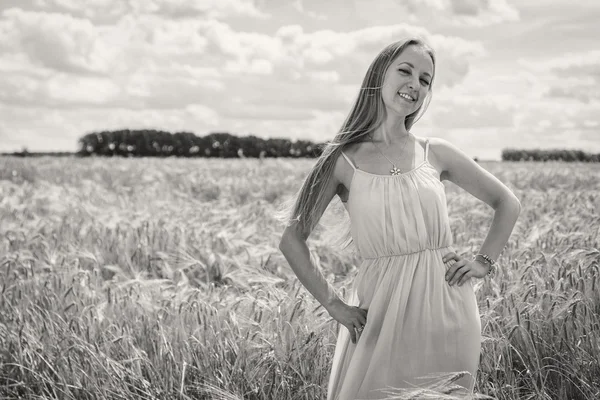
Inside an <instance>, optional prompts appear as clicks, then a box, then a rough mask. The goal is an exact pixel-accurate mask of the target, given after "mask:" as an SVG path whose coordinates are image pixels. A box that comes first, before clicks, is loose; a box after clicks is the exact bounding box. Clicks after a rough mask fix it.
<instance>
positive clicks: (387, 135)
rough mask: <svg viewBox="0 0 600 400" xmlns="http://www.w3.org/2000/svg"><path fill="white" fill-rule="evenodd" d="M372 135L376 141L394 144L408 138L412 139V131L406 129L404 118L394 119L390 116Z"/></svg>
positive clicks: (389, 144)
mask: <svg viewBox="0 0 600 400" xmlns="http://www.w3.org/2000/svg"><path fill="white" fill-rule="evenodd" d="M371 136H372V137H373V140H374V141H376V142H381V143H385V144H386V145H388V146H393V145H394V144H397V143H403V142H405V141H406V140H407V139H410V136H411V133H410V132H408V131H407V130H406V126H405V124H404V118H401V119H394V120H390V118H388V119H387V120H386V121H385V122H384V123H383V124H382V125H381V126H380V127H379V128H377V129H376V130H375V131H374V132H373V133H372V134H371ZM407 136H408V137H407Z"/></svg>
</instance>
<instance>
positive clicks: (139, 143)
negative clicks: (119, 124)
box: [77, 129, 323, 158]
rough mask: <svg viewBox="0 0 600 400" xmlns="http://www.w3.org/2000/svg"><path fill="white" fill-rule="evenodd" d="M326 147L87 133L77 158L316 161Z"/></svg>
mask: <svg viewBox="0 0 600 400" xmlns="http://www.w3.org/2000/svg"><path fill="white" fill-rule="evenodd" d="M322 148H323V145H322V144H317V143H313V142H311V141H309V140H295V141H292V140H289V139H279V138H269V139H262V138H259V137H256V136H254V135H250V136H244V137H238V136H235V135H232V134H229V133H226V132H215V133H210V134H208V135H206V136H196V135H195V134H193V133H190V132H177V133H174V134H171V133H169V132H165V131H158V130H136V131H134V130H129V129H125V130H119V131H112V132H111V131H102V132H95V133H88V134H87V135H85V136H83V137H82V138H80V139H79V151H78V152H77V155H78V156H84V157H85V156H92V155H97V156H124V157H170V156H175V157H216V158H241V157H256V158H258V157H261V158H262V157H316V156H318V155H320V154H321V151H322Z"/></svg>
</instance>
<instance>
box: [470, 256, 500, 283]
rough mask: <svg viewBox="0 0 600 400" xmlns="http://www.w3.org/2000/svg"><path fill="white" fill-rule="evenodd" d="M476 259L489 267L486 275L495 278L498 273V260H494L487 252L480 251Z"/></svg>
mask: <svg viewBox="0 0 600 400" xmlns="http://www.w3.org/2000/svg"><path fill="white" fill-rule="evenodd" d="M475 261H477V262H479V263H480V264H481V265H484V266H486V267H487V268H488V272H487V274H486V276H489V277H490V278H493V277H494V276H495V275H496V261H494V260H492V259H491V257H489V256H488V255H486V254H482V253H478V254H477V255H475Z"/></svg>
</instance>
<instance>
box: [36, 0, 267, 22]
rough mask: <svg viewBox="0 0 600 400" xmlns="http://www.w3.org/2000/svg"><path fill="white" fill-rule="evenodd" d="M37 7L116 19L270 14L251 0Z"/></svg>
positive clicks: (55, 2)
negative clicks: (155, 16) (125, 17)
mask: <svg viewBox="0 0 600 400" xmlns="http://www.w3.org/2000/svg"><path fill="white" fill-rule="evenodd" d="M35 4H36V6H37V8H38V9H40V10H42V11H57V12H62V13H69V14H73V15H75V16H77V17H82V18H88V19H91V20H117V19H119V18H120V17H123V16H125V15H129V14H134V15H142V14H154V15H160V16H163V17H169V18H176V19H179V18H189V17H202V18H205V19H221V18H227V17H231V16H243V17H253V18H259V19H265V18H269V14H267V13H265V12H264V11H262V10H260V9H258V8H257V7H256V6H255V4H254V2H253V1H251V0H86V1H79V0H36V2H35Z"/></svg>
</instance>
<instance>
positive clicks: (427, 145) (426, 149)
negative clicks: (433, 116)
mask: <svg viewBox="0 0 600 400" xmlns="http://www.w3.org/2000/svg"><path fill="white" fill-rule="evenodd" d="M428 154H429V139H425V160H424V161H427V155H428Z"/></svg>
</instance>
